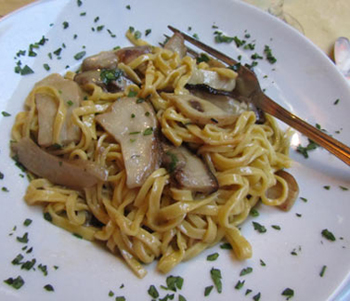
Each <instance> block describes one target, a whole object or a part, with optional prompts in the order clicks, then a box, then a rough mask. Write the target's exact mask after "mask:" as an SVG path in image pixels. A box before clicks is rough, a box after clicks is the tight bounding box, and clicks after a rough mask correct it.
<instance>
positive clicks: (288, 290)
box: [282, 287, 294, 300]
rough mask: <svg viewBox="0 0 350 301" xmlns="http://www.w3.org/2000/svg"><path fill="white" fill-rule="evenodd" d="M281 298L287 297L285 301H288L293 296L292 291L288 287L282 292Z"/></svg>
mask: <svg viewBox="0 0 350 301" xmlns="http://www.w3.org/2000/svg"><path fill="white" fill-rule="evenodd" d="M282 296H285V297H287V298H286V300H289V299H290V298H292V297H293V296H294V290H292V289H291V288H289V287H288V288H286V289H285V290H284V291H283V292H282Z"/></svg>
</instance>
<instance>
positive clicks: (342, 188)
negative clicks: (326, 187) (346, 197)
mask: <svg viewBox="0 0 350 301" xmlns="http://www.w3.org/2000/svg"><path fill="white" fill-rule="evenodd" d="M339 188H340V189H341V190H343V191H348V190H349V188H347V187H344V186H339Z"/></svg>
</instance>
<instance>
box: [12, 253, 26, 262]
mask: <svg viewBox="0 0 350 301" xmlns="http://www.w3.org/2000/svg"><path fill="white" fill-rule="evenodd" d="M23 258H24V256H23V255H22V254H18V255H17V256H16V257H15V258H14V259H13V260H12V261H11V263H12V264H13V265H20V264H22V262H21V261H22V259H23Z"/></svg>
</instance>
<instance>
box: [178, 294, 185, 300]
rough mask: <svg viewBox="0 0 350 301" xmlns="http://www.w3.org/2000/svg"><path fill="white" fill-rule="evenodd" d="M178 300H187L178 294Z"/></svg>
mask: <svg viewBox="0 0 350 301" xmlns="http://www.w3.org/2000/svg"><path fill="white" fill-rule="evenodd" d="M179 301H187V300H186V298H185V297H184V296H182V295H179Z"/></svg>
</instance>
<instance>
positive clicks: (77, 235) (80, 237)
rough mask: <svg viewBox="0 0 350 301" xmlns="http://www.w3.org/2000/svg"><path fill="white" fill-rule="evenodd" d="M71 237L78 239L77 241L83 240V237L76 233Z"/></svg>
mask: <svg viewBox="0 0 350 301" xmlns="http://www.w3.org/2000/svg"><path fill="white" fill-rule="evenodd" d="M73 236H75V237H76V238H79V239H83V237H82V236H81V235H80V234H78V233H73Z"/></svg>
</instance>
